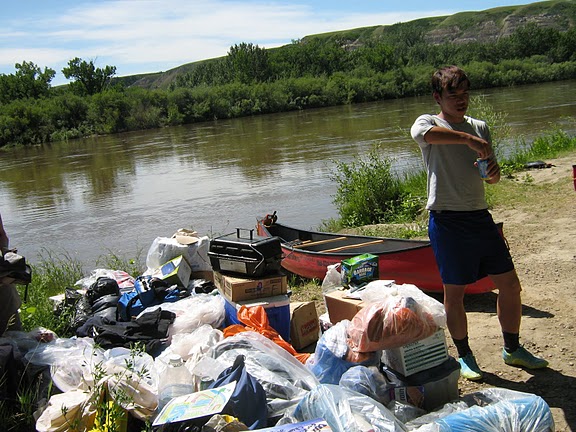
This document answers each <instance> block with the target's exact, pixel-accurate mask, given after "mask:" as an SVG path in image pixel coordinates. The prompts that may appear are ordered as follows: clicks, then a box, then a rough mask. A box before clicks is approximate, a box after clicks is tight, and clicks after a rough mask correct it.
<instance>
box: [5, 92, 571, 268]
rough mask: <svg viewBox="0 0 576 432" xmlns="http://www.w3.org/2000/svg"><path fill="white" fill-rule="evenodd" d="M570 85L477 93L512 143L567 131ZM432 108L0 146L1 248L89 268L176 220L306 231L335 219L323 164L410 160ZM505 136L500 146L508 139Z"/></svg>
mask: <svg viewBox="0 0 576 432" xmlns="http://www.w3.org/2000/svg"><path fill="white" fill-rule="evenodd" d="M575 84H576V82H575V81H562V82H556V83H547V84H541V85H531V86H522V87H513V88H504V89H494V90H486V91H482V92H477V94H483V95H484V96H485V97H486V100H487V101H488V102H489V103H490V104H491V105H493V106H494V107H495V109H496V110H497V111H502V112H503V113H506V115H507V120H508V124H509V125H510V127H511V128H512V133H513V136H514V140H513V141H515V142H518V141H519V140H522V139H524V140H525V141H526V142H530V141H531V140H532V139H533V138H534V137H535V136H538V135H539V134H540V133H541V132H542V131H543V130H548V129H549V128H550V125H551V124H558V123H559V124H560V125H561V126H562V128H563V129H564V130H567V131H568V132H569V133H571V134H574V133H576V123H575V122H574V116H575V115H576V85H575ZM425 112H429V113H434V112H436V106H435V104H434V102H433V100H432V98H431V97H417V98H407V99H399V100H392V101H381V102H374V103H367V104H357V105H350V106H340V107H333V108H323V109H317V110H307V111H301V112H290V113H281V114H274V115H265V116H255V117H248V118H242V119H233V120H218V121H214V122H207V123H201V124H195V125H188V126H182V127H171V128H164V129H158V130H148V131H140V132H131V133H125V134H117V135H113V136H105V137H97V138H89V139H81V140H73V141H69V142H63V143H53V144H50V145H44V146H39V147H33V148H24V149H19V150H16V151H8V152H2V153H0V157H1V158H2V163H1V164H0V212H1V215H2V219H3V221H4V225H5V228H6V230H7V232H8V234H9V236H10V239H11V245H12V246H14V247H17V248H18V250H19V252H20V253H21V254H23V255H25V256H26V257H27V259H28V260H29V261H31V262H32V263H35V262H38V261H39V260H40V259H41V257H42V256H46V255H47V252H51V253H63V252H66V253H67V254H68V255H70V256H71V257H73V258H75V259H77V260H79V261H80V262H82V263H83V264H85V267H86V268H87V269H92V268H94V266H95V265H96V263H97V258H98V257H99V256H102V255H105V254H108V253H109V252H113V253H115V254H118V255H120V256H124V257H135V256H136V255H137V253H138V251H141V253H143V254H144V255H143V256H144V257H145V254H146V252H147V251H148V248H149V247H150V245H151V243H152V241H153V240H154V238H155V237H158V236H171V235H172V234H173V233H174V232H175V231H176V230H177V229H178V228H188V229H195V230H197V231H198V232H199V233H200V234H202V235H209V236H215V235H220V234H226V233H230V232H233V231H235V228H236V227H241V228H253V227H254V225H255V222H256V218H257V217H259V216H263V215H265V214H266V213H270V212H272V211H274V210H275V211H277V212H278V215H279V220H280V221H282V222H283V223H285V224H287V225H292V226H296V227H300V228H313V229H314V228H317V227H318V226H319V225H320V224H321V222H322V221H323V220H326V219H329V218H337V217H338V213H337V210H336V208H335V206H334V205H333V203H332V200H333V197H334V193H335V191H336V184H335V183H334V182H333V181H332V180H331V173H333V172H334V170H335V162H334V161H343V162H349V161H352V160H353V159H354V157H355V156H357V155H364V154H366V152H368V151H369V150H370V149H371V147H372V146H373V145H374V144H381V146H382V150H381V151H382V154H383V155H385V156H388V157H390V158H393V159H394V160H395V165H394V166H395V169H396V170H398V172H404V171H406V170H412V169H416V168H420V167H421V166H422V165H421V159H420V152H419V150H418V147H417V146H416V144H414V143H413V141H412V140H411V138H410V136H409V128H410V126H411V125H412V123H413V121H414V119H415V118H416V117H417V116H418V115H420V114H422V113H425ZM513 145H515V144H514V143H513V142H510V143H507V144H506V146H508V147H510V148H511V147H512V146H513Z"/></svg>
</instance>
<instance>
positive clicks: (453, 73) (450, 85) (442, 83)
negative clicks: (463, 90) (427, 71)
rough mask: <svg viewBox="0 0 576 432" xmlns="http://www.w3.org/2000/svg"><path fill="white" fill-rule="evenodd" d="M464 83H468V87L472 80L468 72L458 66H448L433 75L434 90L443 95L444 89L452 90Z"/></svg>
mask: <svg viewBox="0 0 576 432" xmlns="http://www.w3.org/2000/svg"><path fill="white" fill-rule="evenodd" d="M462 83H467V84H468V87H470V80H469V79H468V76H467V75H466V72H464V71H463V70H462V69H460V68H459V67H458V66H446V67H443V68H441V69H438V70H437V71H436V72H434V75H432V82H431V84H432V92H433V93H438V94H440V95H441V94H442V91H444V90H448V91H452V90H454V89H456V88H458V87H460V85H462Z"/></svg>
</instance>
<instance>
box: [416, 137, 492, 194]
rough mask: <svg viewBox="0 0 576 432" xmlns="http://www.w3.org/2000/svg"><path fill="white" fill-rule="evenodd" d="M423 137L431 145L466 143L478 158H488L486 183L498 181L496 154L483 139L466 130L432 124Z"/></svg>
mask: <svg viewBox="0 0 576 432" xmlns="http://www.w3.org/2000/svg"><path fill="white" fill-rule="evenodd" d="M424 139H425V140H426V142H427V143H428V144H432V145H434V144H466V145H467V146H468V147H470V148H471V149H472V150H474V151H475V152H477V153H478V157H479V158H481V159H488V160H489V162H488V175H489V176H490V179H489V180H486V183H489V184H494V183H498V182H499V181H500V166H499V165H498V161H496V156H495V155H494V152H493V151H492V146H491V145H490V143H489V142H488V141H486V140H485V139H482V138H479V137H477V136H476V135H471V134H469V133H466V132H461V131H456V130H452V129H447V128H443V127H440V126H433V127H432V128H431V129H430V130H429V131H428V132H426V133H425V134H424Z"/></svg>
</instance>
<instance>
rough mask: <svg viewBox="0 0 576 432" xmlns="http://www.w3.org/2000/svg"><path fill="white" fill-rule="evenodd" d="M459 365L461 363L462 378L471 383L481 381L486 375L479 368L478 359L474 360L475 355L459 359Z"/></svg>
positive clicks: (470, 354)
mask: <svg viewBox="0 0 576 432" xmlns="http://www.w3.org/2000/svg"><path fill="white" fill-rule="evenodd" d="M458 363H460V376H461V377H464V378H466V379H469V380H470V381H478V380H481V379H482V377H483V376H484V374H483V373H482V371H481V370H480V368H479V367H478V363H476V359H475V358H474V354H472V353H468V354H466V355H465V356H464V357H460V358H459V359H458Z"/></svg>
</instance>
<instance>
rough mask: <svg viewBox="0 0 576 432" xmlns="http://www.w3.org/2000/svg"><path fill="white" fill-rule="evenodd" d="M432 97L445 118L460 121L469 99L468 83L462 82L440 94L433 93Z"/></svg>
mask: <svg viewBox="0 0 576 432" xmlns="http://www.w3.org/2000/svg"><path fill="white" fill-rule="evenodd" d="M434 99H435V100H436V102H437V103H438V105H440V110H441V111H442V114H443V115H444V117H445V118H446V119H447V120H452V121H453V120H458V121H462V120H463V119H464V115H465V114H466V110H467V109H468V102H469V100H470V96H469V94H468V83H467V82H463V83H462V84H460V86H458V87H457V88H455V89H452V90H444V91H443V92H442V94H441V95H440V94H438V93H434Z"/></svg>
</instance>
